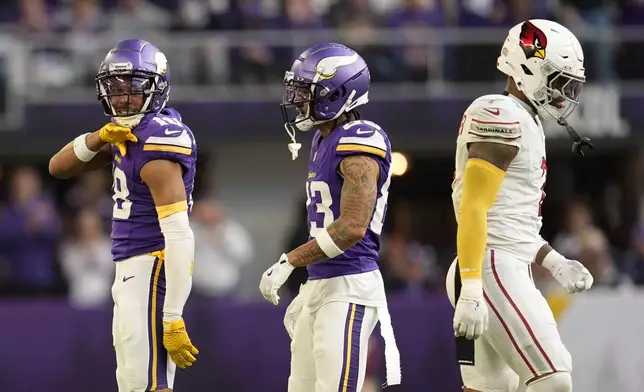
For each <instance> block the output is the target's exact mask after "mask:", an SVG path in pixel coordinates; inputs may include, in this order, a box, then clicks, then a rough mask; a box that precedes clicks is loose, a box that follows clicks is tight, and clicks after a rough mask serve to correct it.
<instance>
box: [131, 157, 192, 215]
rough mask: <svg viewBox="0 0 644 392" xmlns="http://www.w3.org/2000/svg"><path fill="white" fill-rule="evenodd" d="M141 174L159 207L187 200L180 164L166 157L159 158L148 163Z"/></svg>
mask: <svg viewBox="0 0 644 392" xmlns="http://www.w3.org/2000/svg"><path fill="white" fill-rule="evenodd" d="M140 174H141V179H142V180H143V181H144V182H145V184H146V185H147V186H148V188H149V189H150V193H151V194H152V198H153V199H154V204H155V205H156V206H157V207H159V206H166V205H170V204H174V203H178V202H182V201H186V200H187V199H186V189H185V186H184V184H183V168H182V167H181V165H180V164H178V163H176V162H172V161H169V160H166V159H157V160H153V161H150V162H148V163H146V164H145V165H144V166H143V167H142V168H141V173H140ZM186 204H187V201H186Z"/></svg>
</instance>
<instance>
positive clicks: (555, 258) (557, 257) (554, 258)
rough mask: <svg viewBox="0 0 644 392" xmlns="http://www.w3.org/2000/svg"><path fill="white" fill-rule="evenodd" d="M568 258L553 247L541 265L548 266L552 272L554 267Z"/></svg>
mask: <svg viewBox="0 0 644 392" xmlns="http://www.w3.org/2000/svg"><path fill="white" fill-rule="evenodd" d="M566 260H567V259H566V258H565V257H563V256H562V255H561V254H560V253H559V252H557V251H556V250H554V249H553V250H551V251H550V252H548V254H547V255H546V257H544V258H543V262H542V263H541V266H542V267H545V268H547V269H548V270H549V271H551V272H552V270H553V269H555V268H556V267H557V266H558V265H560V264H562V263H565V262H566Z"/></svg>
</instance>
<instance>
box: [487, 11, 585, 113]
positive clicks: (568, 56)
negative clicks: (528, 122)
mask: <svg viewBox="0 0 644 392" xmlns="http://www.w3.org/2000/svg"><path fill="white" fill-rule="evenodd" d="M497 68H498V69H499V70H500V71H501V72H503V73H504V74H506V75H508V76H511V77H512V78H513V79H514V81H515V83H516V85H517V87H518V88H519V90H521V91H522V92H523V93H524V94H525V95H526V97H528V99H529V100H530V102H531V103H532V104H533V105H534V107H535V108H537V111H538V113H539V115H540V116H541V117H543V118H554V119H555V120H563V119H565V118H566V117H568V116H569V115H570V113H572V112H573V111H574V110H575V108H576V107H577V104H578V103H579V93H580V91H581V86H582V84H583V83H584V82H585V81H586V77H585V76H584V52H583V51H582V49H581V44H580V43H579V40H577V37H575V35H574V34H573V33H572V32H570V30H568V29H567V28H565V27H563V26H562V25H560V24H559V23H556V22H553V21H550V20H545V19H532V20H527V21H525V22H523V23H519V24H518V25H516V26H514V27H513V28H512V29H510V32H509V34H508V38H507V39H506V40H505V43H504V44H503V48H502V49H501V55H500V56H499V59H498V61H497Z"/></svg>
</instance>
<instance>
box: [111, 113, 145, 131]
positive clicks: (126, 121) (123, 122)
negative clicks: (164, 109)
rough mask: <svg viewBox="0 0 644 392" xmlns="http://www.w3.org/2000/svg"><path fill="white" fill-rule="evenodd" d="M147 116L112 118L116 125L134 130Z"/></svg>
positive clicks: (136, 115)
mask: <svg viewBox="0 0 644 392" xmlns="http://www.w3.org/2000/svg"><path fill="white" fill-rule="evenodd" d="M144 116H145V114H135V115H133V116H127V117H112V121H114V122H115V123H116V124H118V125H120V126H122V127H125V128H130V129H132V128H134V127H136V126H137V125H139V123H140V122H141V120H143V117H144Z"/></svg>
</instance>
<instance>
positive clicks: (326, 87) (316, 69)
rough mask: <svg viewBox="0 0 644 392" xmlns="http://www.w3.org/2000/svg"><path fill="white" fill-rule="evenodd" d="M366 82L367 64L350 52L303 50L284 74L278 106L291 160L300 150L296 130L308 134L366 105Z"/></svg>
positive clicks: (327, 47) (334, 47) (326, 47)
mask: <svg viewBox="0 0 644 392" xmlns="http://www.w3.org/2000/svg"><path fill="white" fill-rule="evenodd" d="M370 83H371V76H370V74H369V68H368V67H367V63H366V62H365V61H364V60H363V59H362V57H360V55H359V54H358V53H357V52H356V51H354V50H353V49H350V48H348V47H346V46H344V45H342V44H336V43H323V44H317V45H314V46H311V47H310V48H308V49H307V50H305V51H304V52H303V53H302V54H301V55H300V56H299V57H298V58H297V60H295V62H294V63H293V65H292V66H291V70H290V71H287V72H286V74H285V75H284V87H285V93H284V98H283V100H282V105H281V106H282V115H283V116H284V122H285V123H284V128H286V132H288V134H289V136H290V137H291V140H292V141H293V142H292V143H290V144H289V149H290V150H291V154H292V155H293V159H295V158H297V150H299V148H300V147H301V145H300V144H299V143H296V142H295V132H296V130H298V131H310V130H312V129H315V128H316V125H319V124H322V123H325V122H328V121H334V120H336V119H338V118H339V117H340V116H341V115H342V114H344V113H348V112H350V111H352V110H353V109H355V108H357V107H358V106H360V105H364V104H366V103H367V102H369V97H368V95H369V85H370Z"/></svg>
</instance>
